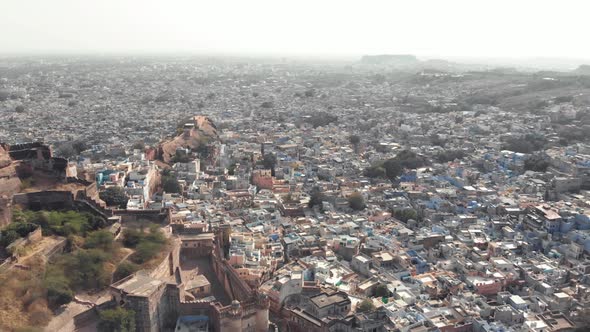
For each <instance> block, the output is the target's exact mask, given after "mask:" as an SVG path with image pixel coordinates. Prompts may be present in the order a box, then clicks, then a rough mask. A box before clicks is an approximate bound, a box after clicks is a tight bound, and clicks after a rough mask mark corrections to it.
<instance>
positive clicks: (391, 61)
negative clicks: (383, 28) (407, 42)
mask: <svg viewBox="0 0 590 332" xmlns="http://www.w3.org/2000/svg"><path fill="white" fill-rule="evenodd" d="M419 62H420V61H419V60H418V58H416V56H415V55H411V54H380V55H365V56H363V57H362V58H361V63H363V64H367V65H415V64H417V63H419Z"/></svg>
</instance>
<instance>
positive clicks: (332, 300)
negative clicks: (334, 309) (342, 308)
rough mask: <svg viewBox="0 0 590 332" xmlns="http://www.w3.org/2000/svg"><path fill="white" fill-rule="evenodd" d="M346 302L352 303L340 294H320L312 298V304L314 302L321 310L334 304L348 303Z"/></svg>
mask: <svg viewBox="0 0 590 332" xmlns="http://www.w3.org/2000/svg"><path fill="white" fill-rule="evenodd" d="M346 301H348V302H349V303H350V299H348V298H347V297H345V296H344V295H342V294H340V293H334V294H326V293H322V294H318V295H316V296H314V297H312V298H311V302H313V304H315V305H316V306H318V307H319V308H323V307H327V306H329V305H332V304H336V303H340V302H346Z"/></svg>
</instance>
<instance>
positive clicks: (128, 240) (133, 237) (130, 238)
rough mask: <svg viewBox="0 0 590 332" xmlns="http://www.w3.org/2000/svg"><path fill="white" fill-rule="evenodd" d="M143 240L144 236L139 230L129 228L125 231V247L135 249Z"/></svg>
mask: <svg viewBox="0 0 590 332" xmlns="http://www.w3.org/2000/svg"><path fill="white" fill-rule="evenodd" d="M142 239H143V234H142V232H141V231H139V230H137V229H132V228H127V229H125V230H124V231H123V245H124V246H125V247H127V248H135V247H137V245H138V244H139V242H140V241H141V240H142Z"/></svg>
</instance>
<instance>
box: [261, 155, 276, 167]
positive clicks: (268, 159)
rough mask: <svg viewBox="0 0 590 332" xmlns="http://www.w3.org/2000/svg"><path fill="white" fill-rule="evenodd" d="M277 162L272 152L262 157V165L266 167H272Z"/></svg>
mask: <svg viewBox="0 0 590 332" xmlns="http://www.w3.org/2000/svg"><path fill="white" fill-rule="evenodd" d="M276 164H277V157H276V156H275V155H274V154H272V153H267V154H265V155H264V158H263V159H262V165H263V166H264V168H266V169H274V168H275V166H276Z"/></svg>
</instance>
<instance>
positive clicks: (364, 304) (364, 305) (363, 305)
mask: <svg viewBox="0 0 590 332" xmlns="http://www.w3.org/2000/svg"><path fill="white" fill-rule="evenodd" d="M373 310H375V305H374V304H373V301H371V299H364V300H362V301H361V302H360V303H359V304H358V305H357V307H356V311H357V312H367V311H373Z"/></svg>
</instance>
